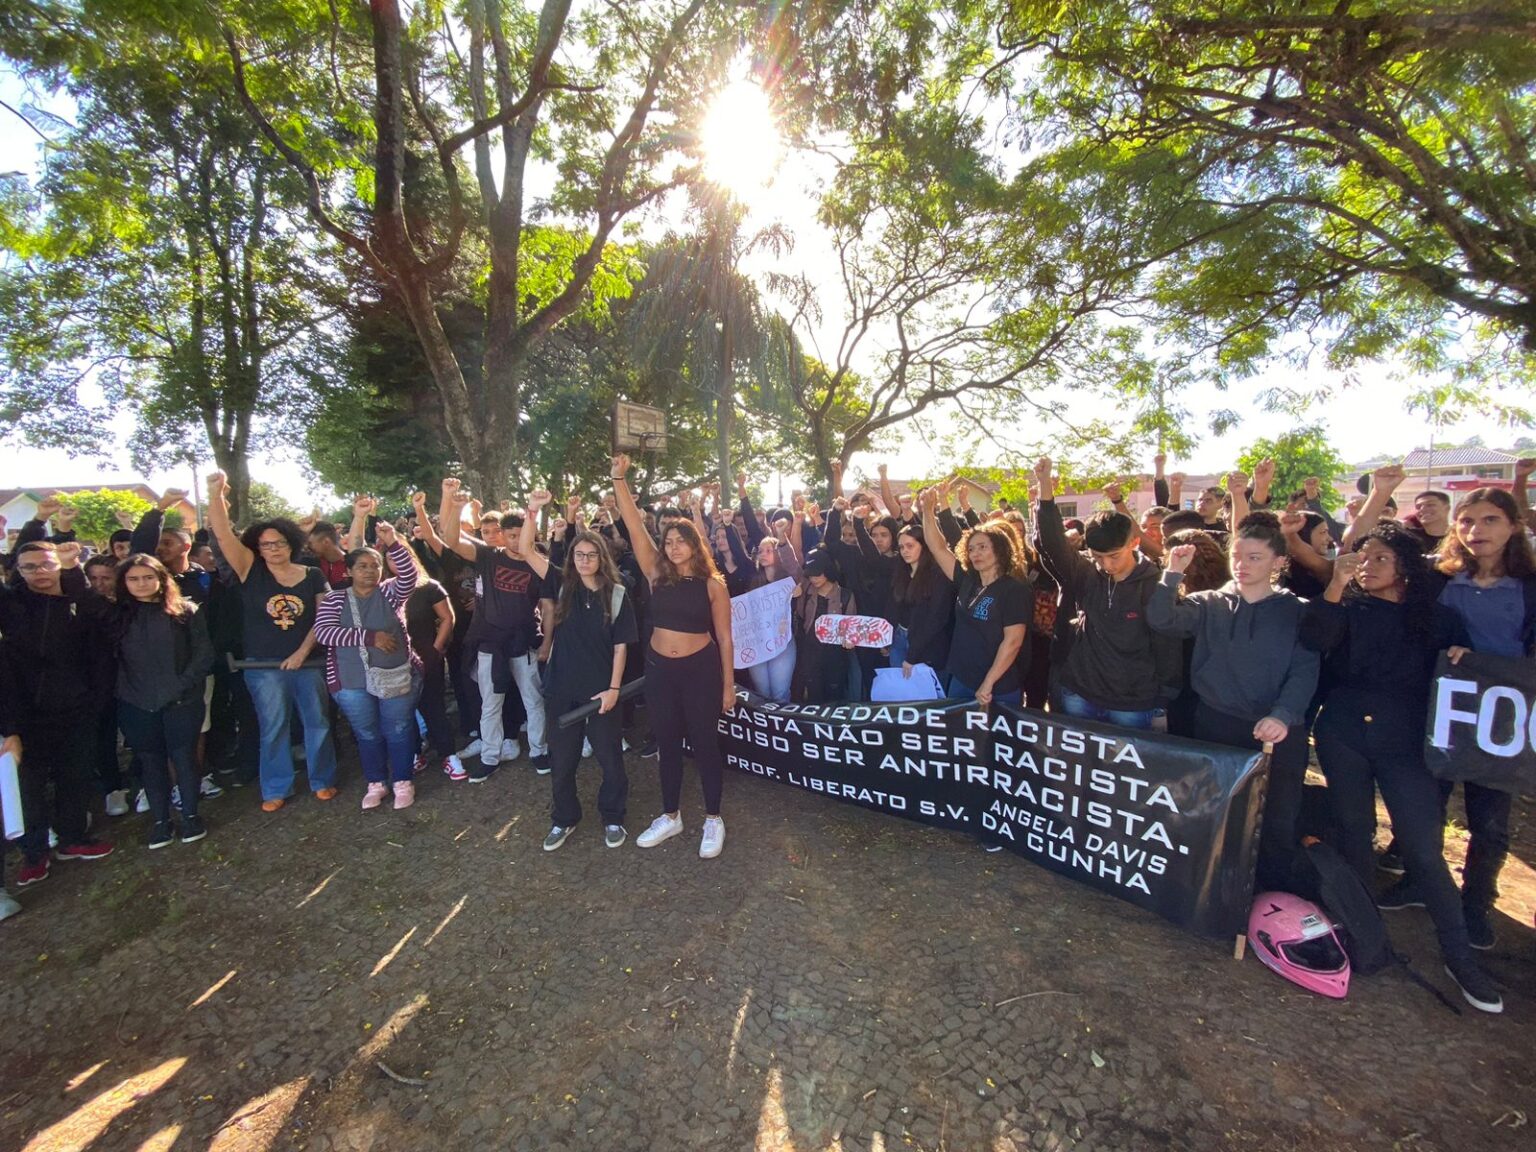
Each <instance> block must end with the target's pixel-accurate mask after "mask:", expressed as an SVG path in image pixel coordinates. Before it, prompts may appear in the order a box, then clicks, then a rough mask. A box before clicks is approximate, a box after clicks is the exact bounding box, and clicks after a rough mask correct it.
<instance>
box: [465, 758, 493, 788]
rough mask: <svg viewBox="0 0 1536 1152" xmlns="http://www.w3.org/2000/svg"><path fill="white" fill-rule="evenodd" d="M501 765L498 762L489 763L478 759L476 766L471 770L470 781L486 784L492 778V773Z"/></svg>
mask: <svg viewBox="0 0 1536 1152" xmlns="http://www.w3.org/2000/svg"><path fill="white" fill-rule="evenodd" d="M498 767H500V764H499V762H498V763H496V764H487V763H486V762H485V761H484V760H476V761H475V766H474V767H473V768H471V769H470V770H469V782H470V783H471V784H484V783H485V782H486V781H487V780H489V779H490V778H491V774H492V773H493V772H495V771H496V769H497V768H498Z"/></svg>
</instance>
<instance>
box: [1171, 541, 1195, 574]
mask: <svg viewBox="0 0 1536 1152" xmlns="http://www.w3.org/2000/svg"><path fill="white" fill-rule="evenodd" d="M1194 559H1195V546H1194V545H1193V544H1180V545H1177V546H1176V547H1174V548H1172V549H1170V550H1169V552H1168V571H1170V572H1178V573H1179V574H1181V575H1182V574H1183V573H1185V572H1188V571H1189V566H1190V564H1192V563H1193V562H1194Z"/></svg>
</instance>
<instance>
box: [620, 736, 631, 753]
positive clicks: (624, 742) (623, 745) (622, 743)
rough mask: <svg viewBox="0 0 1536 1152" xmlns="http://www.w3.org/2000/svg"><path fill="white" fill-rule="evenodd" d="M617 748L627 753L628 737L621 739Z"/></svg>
mask: <svg viewBox="0 0 1536 1152" xmlns="http://www.w3.org/2000/svg"><path fill="white" fill-rule="evenodd" d="M619 747H621V748H623V749H624V751H626V752H628V751H629V737H628V736H625V737H622V738H621V739H620V740H619Z"/></svg>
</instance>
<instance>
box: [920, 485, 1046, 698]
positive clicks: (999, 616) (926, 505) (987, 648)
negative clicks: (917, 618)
mask: <svg viewBox="0 0 1536 1152" xmlns="http://www.w3.org/2000/svg"><path fill="white" fill-rule="evenodd" d="M919 504H920V505H921V507H922V510H923V539H924V542H925V543H926V544H927V545H928V551H929V552H930V553H932V555H933V559H934V563H936V564H937V565H938V566H939V569H940V571H942V572H943V573H944V575H945V576H947V577H949V578H950V579H951V580H953V581H954V582H955V636H954V640H953V641H952V642H951V644H950V647H949V663H948V665H947V667H946V669H945V670H946V671H947V672H948V673H949V685H948V690H949V693H950V695H951V696H962V697H964V696H974V697H975V698H976V702H977V703H978V704H981V705H982V706H983V707H987V706H990V705H991V704H992V703H993V701H996V702H997V703H999V704H1013V705H1017V704H1019V703H1020V702H1021V700H1022V699H1023V695H1024V693H1023V682H1022V681H1021V680H1020V679H1019V673H1018V669H1017V667H1016V665H1015V661H1016V659H1017V657H1018V654H1019V650H1020V649H1021V648H1022V647H1023V646H1024V637H1025V635H1026V633H1027V632H1028V630H1029V618H1030V615H1031V612H1032V608H1033V599H1034V597H1033V593H1032V592H1031V591H1030V587H1029V579H1028V577H1027V576H1025V574H1024V571H1023V567H1022V564H1021V562H1020V557H1019V555H1018V553H1017V550H1016V549H1015V548H1014V543H1013V541H1014V537H1013V532H1012V531H1011V530H1010V529H1008V528H1007V527H1005V526H1004V525H1002V524H1000V523H998V522H996V521H987V522H985V523H982V524H978V525H976V526H975V527H973V528H971V529H970V530H969V531H967V532H966V533H965V535H964V536H962V537H961V538H960V543H959V544H957V545H955V548H954V550H953V551H951V550H950V547H949V543H948V542H947V541H946V540H945V539H944V534H943V532H942V531H940V529H939V525H938V517H937V509H938V493H937V492H936V491H935V490H933V489H931V488H930V489H927V490H926V491H924V492H923V493H922V495H921V496H920V497H919Z"/></svg>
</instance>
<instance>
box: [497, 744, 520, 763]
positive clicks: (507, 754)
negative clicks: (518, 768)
mask: <svg viewBox="0 0 1536 1152" xmlns="http://www.w3.org/2000/svg"><path fill="white" fill-rule="evenodd" d="M522 754H523V746H522V745H521V744H519V743H518V742H517V741H516V740H503V741H502V742H501V758H502V759H503V760H516V759H517V758H518V757H519V756H521V755H522Z"/></svg>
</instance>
